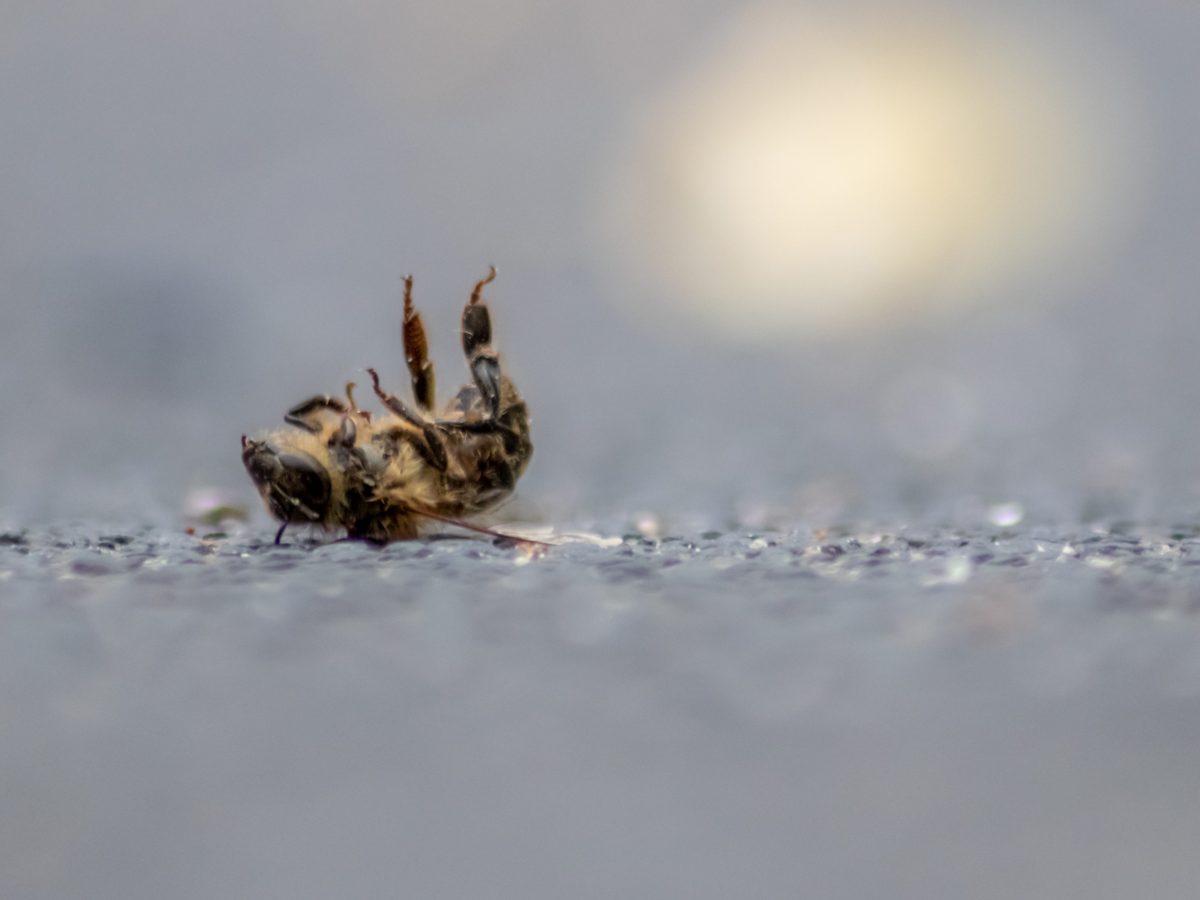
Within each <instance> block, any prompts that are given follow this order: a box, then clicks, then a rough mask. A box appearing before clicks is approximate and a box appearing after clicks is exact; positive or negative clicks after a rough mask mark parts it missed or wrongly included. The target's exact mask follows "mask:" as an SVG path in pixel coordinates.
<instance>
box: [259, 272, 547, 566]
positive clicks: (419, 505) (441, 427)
mask: <svg viewBox="0 0 1200 900" xmlns="http://www.w3.org/2000/svg"><path fill="white" fill-rule="evenodd" d="M495 277H496V269H495V267H494V266H493V267H492V268H491V271H490V272H489V273H488V275H487V277H486V278H483V279H482V280H480V281H479V282H478V283H477V284H476V285H475V289H474V290H473V291H472V292H471V298H470V300H469V301H468V303H467V305H466V306H465V307H464V308H463V314H462V347H463V353H464V354H465V355H466V358H467V366H468V368H469V369H470V372H471V377H472V383H471V384H468V385H465V386H464V387H462V388H461V389H460V390H459V391H458V393H457V394H456V395H455V397H454V399H453V400H451V401H450V403H449V404H448V405H447V407H446V409H445V410H444V411H443V412H442V414H441V415H440V416H437V415H435V413H434V402H435V391H434V371H433V364H432V363H431V362H430V361H429V358H428V345H427V343H426V339H425V326H424V324H423V322H422V321H421V315H420V313H418V312H417V311H416V310H415V309H414V308H413V301H412V276H408V277H406V278H405V279H404V320H403V327H402V335H403V341H404V355H405V358H406V360H407V363H408V371H409V375H410V377H411V381H412V392H413V399H414V400H415V403H416V408H415V409H412V408H410V407H409V406H408V405H407V404H406V403H405V402H404V401H402V400H400V399H399V398H398V397H396V396H395V395H393V394H389V393H387V392H386V391H385V390H384V389H383V387H382V386H381V385H380V381H379V375H378V374H377V373H376V371H375V370H374V369H367V373H368V374H369V375H370V376H371V382H372V386H373V388H374V391H375V395H376V396H377V397H378V398H379V401H380V402H381V403H382V404H383V406H384V408H385V409H386V410H387V412H386V413H385V414H384V415H381V416H373V415H372V414H371V413H370V412H369V411H367V410H364V409H359V408H358V406H357V405H356V403H355V402H354V385H353V384H352V383H351V384H347V385H346V389H345V399H344V400H343V399H342V398H340V397H333V396H329V395H327V394H319V395H317V396H315V397H310V398H309V399H307V400H305V401H304V402H302V403H298V404H296V405H295V406H293V407H292V408H291V409H290V410H288V411H287V414H286V415H285V416H284V421H285V422H286V423H287V425H288V426H290V427H288V428H283V429H280V430H278V431H273V432H271V433H269V434H267V435H265V436H263V437H261V438H260V439H250V438H247V437H246V436H245V435H242V463H243V464H244V465H245V467H246V471H247V472H249V473H250V477H251V479H252V480H253V481H254V484H255V486H256V487H257V488H258V492H259V494H261V495H262V498H263V500H264V501H265V502H266V505H267V509H268V510H270V512H271V514H272V515H273V516H274V517H275V518H276V519H278V520H280V522H281V523H282V524H281V525H280V526H279V531H278V532H276V534H275V543H276V544H278V543H279V542H280V541H281V540H282V538H283V532H284V530H285V529H286V528H287V527H288V525H290V524H292V523H300V524H305V525H315V526H318V527H320V528H322V529H325V530H326V531H337V530H344V531H345V533H346V535H347V536H348V537H351V538H361V539H365V540H368V541H373V542H377V543H386V542H388V541H395V540H405V539H411V538H415V537H417V536H418V534H419V533H420V531H421V529H422V525H424V524H425V523H426V522H427V521H428V520H435V521H443V522H450V523H453V524H457V525H463V526H465V527H469V528H470V527H475V526H472V525H470V524H469V523H466V522H464V521H463V517H466V516H472V515H475V514H476V513H480V512H483V511H484V510H487V509H489V508H491V507H493V506H495V505H496V504H497V503H499V502H500V501H501V500H503V499H504V498H505V497H507V496H509V494H511V493H512V491H513V488H514V486H515V485H516V483H517V479H518V478H519V477H520V476H521V473H522V472H524V471H525V467H526V466H527V465H528V464H529V458H530V456H531V454H532V453H533V444H532V443H531V442H530V437H529V414H528V412H527V411H526V409H525V402H524V401H523V400H522V399H521V396H520V394H518V393H517V389H516V387H515V386H514V385H513V383H512V381H511V380H510V379H509V378H508V376H507V375H505V374H504V373H503V372H502V371H501V369H500V360H499V357H498V356H497V355H496V351H495V350H494V349H493V348H492V323H491V314H490V313H489V311H488V307H487V304H486V303H484V302H483V288H484V286H485V285H488V284H490V283H491V282H492V281H493V280H494V279H495ZM477 530H484V531H486V530H487V529H478V528H477Z"/></svg>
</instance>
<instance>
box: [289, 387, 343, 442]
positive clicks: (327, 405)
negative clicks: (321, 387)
mask: <svg viewBox="0 0 1200 900" xmlns="http://www.w3.org/2000/svg"><path fill="white" fill-rule="evenodd" d="M326 409H332V410H333V411H334V412H340V413H344V412H346V404H345V403H343V402H342V401H341V400H339V399H338V398H337V397H330V396H329V395H328V394H318V395H317V396H315V397H309V398H308V399H307V400H305V401H304V402H303V403H297V404H296V405H295V406H293V407H292V408H291V409H289V410H288V411H287V415H285V416H284V417H283V421H285V422H287V423H288V424H289V425H295V426H296V427H297V428H303V429H304V430H305V431H311V432H312V433H313V434H316V433H317V432H318V431H320V430H321V426H320V424H318V423H317V421H315V420H314V419H313V413H316V412H320V411H321V410H326Z"/></svg>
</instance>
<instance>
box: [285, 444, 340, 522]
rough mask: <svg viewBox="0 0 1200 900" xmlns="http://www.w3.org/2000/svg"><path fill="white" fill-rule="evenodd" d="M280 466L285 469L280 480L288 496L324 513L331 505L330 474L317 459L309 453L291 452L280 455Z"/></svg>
mask: <svg viewBox="0 0 1200 900" xmlns="http://www.w3.org/2000/svg"><path fill="white" fill-rule="evenodd" d="M279 465H280V466H281V467H282V468H283V472H282V473H281V477H280V480H281V481H283V482H285V484H283V485H281V486H282V487H283V488H284V489H285V490H286V492H287V494H288V495H290V496H291V497H294V498H295V499H296V500H299V501H300V502H301V503H303V504H304V505H305V506H307V507H308V508H309V509H311V510H313V511H315V512H318V513H320V512H322V511H323V510H324V509H325V507H326V505H327V504H328V503H329V495H330V484H329V473H328V472H326V471H325V467H324V466H322V465H321V464H320V463H319V462H317V460H316V459H314V458H313V457H312V456H310V455H309V454H307V453H302V452H299V451H291V452H288V453H281V454H279Z"/></svg>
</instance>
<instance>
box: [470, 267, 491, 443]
mask: <svg viewBox="0 0 1200 900" xmlns="http://www.w3.org/2000/svg"><path fill="white" fill-rule="evenodd" d="M495 280H496V267H495V266H492V267H491V270H490V271H489V272H488V275H487V277H486V278H484V279H481V280H480V281H479V282H478V283H477V284H476V285H475V290H473V291H472V292H471V300H470V302H469V303H467V305H466V306H465V307H463V314H462V345H463V353H464V354H465V355H466V357H467V366H468V367H469V368H470V369H471V377H472V378H474V380H475V386H476V387H477V388H479V395H480V397H481V399H482V400H483V406H484V409H485V410H486V412H487V416H488V418H489V419H491V420H492V421H495V420H496V419H498V418H499V417H500V359H499V357H497V356H496V351H495V350H493V349H492V317H491V314H490V313H489V312H488V307H487V304H486V303H484V302H483V287H484V285H486V284H491V283H492V282H493V281H495Z"/></svg>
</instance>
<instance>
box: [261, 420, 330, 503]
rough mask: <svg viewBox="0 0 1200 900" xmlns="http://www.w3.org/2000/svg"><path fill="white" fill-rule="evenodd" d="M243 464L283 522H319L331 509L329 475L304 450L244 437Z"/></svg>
mask: <svg viewBox="0 0 1200 900" xmlns="http://www.w3.org/2000/svg"><path fill="white" fill-rule="evenodd" d="M242 463H243V465H245V467H246V471H247V472H249V473H250V477H251V478H252V479H254V483H255V485H257V487H258V492H259V493H260V494H262V496H263V499H264V500H266V501H267V506H268V507H269V508H270V510H271V513H272V514H273V515H274V516H275V517H276V518H277V519H280V520H281V521H283V522H320V521H321V520H322V519H324V518H325V514H326V513H327V512H328V510H329V498H330V485H329V473H328V472H327V471H326V470H325V467H324V466H322V465H321V464H320V463H319V462H318V461H317V460H316V458H314V457H312V456H310V455H309V454H307V453H304V452H303V451H301V450H280V449H278V448H276V447H274V446H272V445H271V443H270V442H269V441H254V440H250V439H248V438H246V437H245V435H243V436H242Z"/></svg>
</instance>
